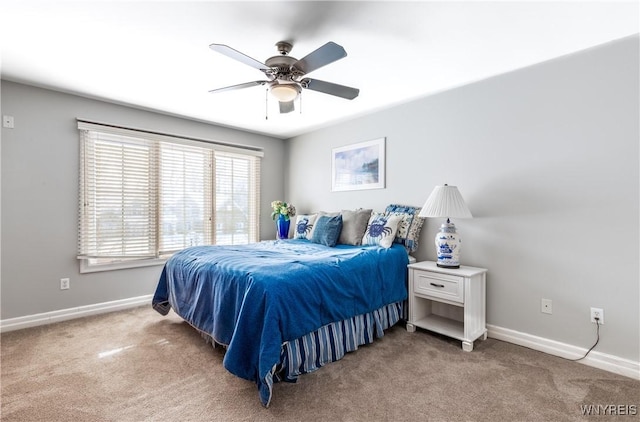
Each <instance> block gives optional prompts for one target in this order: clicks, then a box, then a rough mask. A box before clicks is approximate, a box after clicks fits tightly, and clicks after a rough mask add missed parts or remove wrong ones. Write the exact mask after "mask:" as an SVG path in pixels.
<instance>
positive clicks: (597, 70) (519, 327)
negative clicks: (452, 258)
mask: <svg viewBox="0 0 640 422" xmlns="http://www.w3.org/2000/svg"><path fill="white" fill-rule="evenodd" d="M638 50H639V43H638V37H637V36H634V37H630V38H626V39H624V40H619V41H616V42H613V43H609V44H607V45H604V46H599V47H596V48H592V49H589V50H587V51H583V52H579V53H576V54H573V55H570V56H566V57H563V58H559V59H556V60H552V61H549V62H546V63H542V64H539V65H536V66H533V67H529V68H526V69H521V70H518V71H514V72H511V73H509V74H505V75H501V76H498V77H494V78H491V79H488V80H484V81H480V82H478V83H474V84H471V85H468V86H463V87H459V88H457V89H453V90H450V91H447V92H442V93H439V94H437V95H433V96H430V97H427V98H424V99H421V100H418V101H415V102H412V103H409V104H405V105H402V106H398V107H395V108H391V109H388V110H385V111H381V112H378V113H375V114H373V115H369V116H366V117H362V118H359V119H357V120H354V121H350V122H347V123H344V124H340V125H336V126H333V127H330V128H326V129H322V130H319V131H316V132H314V133H310V134H306V135H303V136H299V137H296V138H294V139H291V140H290V141H289V144H288V145H289V147H288V156H289V160H288V162H289V169H288V175H287V181H288V182H287V187H286V189H287V195H286V199H287V200H289V201H290V202H292V203H293V204H294V205H296V206H297V207H298V209H299V210H300V211H301V212H307V211H308V212H311V211H316V210H321V209H322V210H326V211H334V210H340V209H343V208H346V209H353V208H355V207H367V208H368V207H373V208H374V209H377V210H380V211H382V210H383V209H384V207H385V206H386V205H387V204H389V203H404V204H411V205H419V206H421V205H423V203H424V201H425V200H426V198H427V196H428V195H429V194H430V193H431V190H432V189H433V187H434V186H436V185H439V184H443V183H448V184H450V185H457V186H458V187H459V189H460V191H461V193H462V195H463V196H464V198H465V200H466V202H467V204H468V205H469V207H470V209H471V212H472V213H473V215H474V218H473V219H469V220H457V221H454V222H455V223H456V225H457V227H458V229H459V232H460V233H461V235H462V238H463V249H462V257H461V261H462V263H463V264H465V265H471V266H478V267H484V268H488V269H489V273H488V287H487V289H488V293H487V319H488V323H489V324H492V325H495V326H498V327H503V328H507V329H511V330H516V331H519V332H522V333H528V334H531V335H535V336H540V337H543V338H546V339H552V340H556V341H560V342H563V343H566V344H571V345H575V346H578V347H590V346H591V345H592V344H593V342H594V340H595V326H594V325H593V324H592V323H590V322H589V308H590V307H592V306H593V307H601V308H604V317H605V325H604V326H603V327H602V328H601V331H600V332H601V339H600V344H599V345H598V351H600V352H602V353H608V354H612V355H615V356H618V357H622V358H626V359H631V360H633V361H635V362H637V361H638V360H639V343H640V339H639V332H640V328H639V320H640V315H639V298H640V293H639V288H638V284H639V279H640V275H639V235H638V231H639V224H638V215H639V205H638V204H639V189H640V187H639V163H638V158H639V148H638V142H639V137H640V134H639V129H638V116H639V113H640V111H639V105H638V92H639V86H638V75H639V69H638ZM355 101H358V99H356V100H355ZM378 137H386V139H387V148H386V156H387V163H386V164H387V166H386V171H387V172H386V177H387V187H386V189H382V190H369V191H356V192H334V193H332V192H331V177H330V170H329V169H330V163H331V158H330V157H331V149H332V148H334V147H338V146H343V145H347V144H351V143H356V142H360V141H366V140H370V139H374V138H378ZM440 223H441V221H439V220H434V219H427V221H426V222H425V227H424V230H423V233H422V236H421V248H420V250H419V251H418V252H417V253H416V257H417V258H418V259H419V260H425V259H429V260H435V257H436V256H435V248H434V246H433V240H432V239H433V238H434V236H435V233H436V232H437V228H438V226H439V224H440ZM541 298H547V299H551V300H552V301H553V314H552V315H547V314H542V313H541V312H540V300H541Z"/></svg>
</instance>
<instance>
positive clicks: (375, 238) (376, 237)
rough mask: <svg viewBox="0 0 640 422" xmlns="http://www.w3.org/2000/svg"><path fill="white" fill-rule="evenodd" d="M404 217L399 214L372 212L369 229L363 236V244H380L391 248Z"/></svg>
mask: <svg viewBox="0 0 640 422" xmlns="http://www.w3.org/2000/svg"><path fill="white" fill-rule="evenodd" d="M401 220H402V217H400V216H397V215H385V214H384V213H375V212H374V213H372V214H371V217H370V218H369V224H367V230H365V232H364V236H363V237H362V244H363V245H379V246H382V247H383V248H390V247H391V245H393V240H394V239H395V237H396V233H397V231H398V224H399V223H400V221H401Z"/></svg>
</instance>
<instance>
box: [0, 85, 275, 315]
mask: <svg viewBox="0 0 640 422" xmlns="http://www.w3.org/2000/svg"><path fill="white" fill-rule="evenodd" d="M1 92H2V107H1V109H2V110H1V111H2V114H7V115H11V116H14V118H15V128H14V129H5V128H3V129H2V149H1V154H2V164H1V169H2V176H1V182H2V194H1V198H2V212H1V217H2V246H1V251H2V269H1V271H2V274H1V277H2V278H1V281H2V285H1V289H2V290H1V293H2V295H1V314H0V318H1V319H3V320H4V319H8V318H15V317H19V316H26V315H33V314H36V313H42V312H49V311H54V310H62V309H68V308H75V307H78V306H83V305H92V304H97V303H103V302H109V301H114V300H120V299H126V298H132V297H138V296H144V295H149V294H153V292H154V290H155V286H156V283H157V281H158V276H159V274H160V271H161V269H162V267H160V266H154V267H147V268H137V269H128V270H117V271H106V272H100V273H93V274H80V273H79V263H78V261H77V259H76V253H77V251H76V245H77V221H78V155H79V137H78V130H77V125H76V118H78V117H80V118H86V119H90V120H95V121H100V122H107V123H114V124H119V125H123V126H129V127H134V128H143V129H150V130H156V131H160V132H164V133H170V134H179V135H186V136H193V137H197V138H204V139H212V140H220V141H226V142H231V143H237V144H243V145H253V146H258V147H262V148H263V149H264V159H263V160H262V180H263V183H262V191H261V235H262V237H263V238H273V237H274V231H275V229H274V226H273V221H271V218H270V215H271V209H270V202H271V201H272V200H274V199H276V198H282V197H283V196H284V172H283V170H282V168H283V167H284V162H283V154H284V149H285V145H284V141H283V140H280V139H275V138H269V137H265V136H260V135H256V134H250V133H247V132H242V131H235V130H231V129H227V128H223V127H217V126H212V125H208V124H204V123H199V122H194V121H190V120H186V119H180V118H176V117H170V116H167V115H162V114H157V113H151V112H148V111H143V110H138V109H134V108H130V107H125V106H121V105H114V104H110V103H106V102H102V101H96V100H92V99H87V98H83V97H78V96H73V95H68V94H63V93H59V92H54V91H50V90H45V89H40V88H35V87H30V86H26V85H22V84H17V83H13V82H8V81H2V86H1ZM63 277H69V278H70V279H71V289H69V290H60V278H63Z"/></svg>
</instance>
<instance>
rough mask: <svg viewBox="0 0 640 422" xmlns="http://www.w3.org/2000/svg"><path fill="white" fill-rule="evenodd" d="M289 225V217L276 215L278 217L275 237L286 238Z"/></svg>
mask: <svg viewBox="0 0 640 422" xmlns="http://www.w3.org/2000/svg"><path fill="white" fill-rule="evenodd" d="M290 225H291V220H290V219H287V218H285V216H284V215H282V214H280V215H278V219H277V220H276V239H288V238H289V226H290Z"/></svg>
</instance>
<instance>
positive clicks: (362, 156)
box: [331, 138, 385, 192]
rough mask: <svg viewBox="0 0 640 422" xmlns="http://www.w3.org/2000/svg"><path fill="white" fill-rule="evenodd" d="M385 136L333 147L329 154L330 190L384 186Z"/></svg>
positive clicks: (379, 187)
mask: <svg viewBox="0 0 640 422" xmlns="http://www.w3.org/2000/svg"><path fill="white" fill-rule="evenodd" d="M384 150H385V138H380V139H374V140H373V141H367V142H360V143H358V144H352V145H347V146H344V147H340V148H334V149H333V150H332V154H331V190H332V191H334V192H336V191H345V190H360V189H382V188H384V187H385V186H384V176H385V174H384V172H385V162H384Z"/></svg>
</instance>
